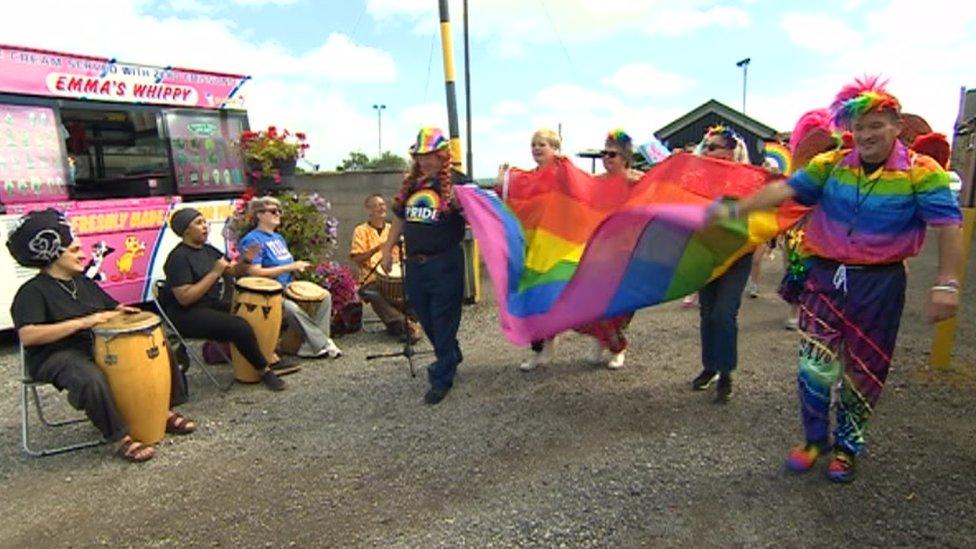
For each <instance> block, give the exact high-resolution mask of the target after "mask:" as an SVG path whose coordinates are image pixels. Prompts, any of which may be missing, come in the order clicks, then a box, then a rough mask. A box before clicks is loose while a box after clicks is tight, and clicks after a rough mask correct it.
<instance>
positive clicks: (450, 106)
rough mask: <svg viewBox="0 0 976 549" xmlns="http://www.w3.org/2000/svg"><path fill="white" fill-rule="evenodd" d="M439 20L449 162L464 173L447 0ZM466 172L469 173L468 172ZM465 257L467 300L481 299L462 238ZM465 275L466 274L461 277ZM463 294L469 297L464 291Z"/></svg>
mask: <svg viewBox="0 0 976 549" xmlns="http://www.w3.org/2000/svg"><path fill="white" fill-rule="evenodd" d="M438 7H439V10H440V21H441V56H442V57H443V59H444V83H445V92H446V94H447V125H448V134H449V135H450V136H451V162H452V163H453V165H454V169H455V170H457V171H459V172H461V173H464V168H463V163H462V162H461V158H463V156H462V151H461V131H460V129H459V126H458V114H457V92H456V91H455V86H454V47H453V44H454V43H453V42H452V40H451V18H450V15H449V14H448V9H447V0H440V2H439V3H438ZM469 175H470V174H469ZM464 249H465V259H466V261H467V262H468V266H467V268H465V272H466V273H471V278H470V280H465V286H466V287H467V286H468V285H469V284H470V287H468V288H467V289H468V290H470V292H471V295H470V301H472V302H474V303H477V302H478V301H479V300H480V299H481V259H480V257H479V255H478V243H477V241H475V240H473V239H472V240H470V242H469V241H468V240H465V242H464ZM465 278H467V277H465ZM465 297H466V298H467V297H469V296H468V295H465Z"/></svg>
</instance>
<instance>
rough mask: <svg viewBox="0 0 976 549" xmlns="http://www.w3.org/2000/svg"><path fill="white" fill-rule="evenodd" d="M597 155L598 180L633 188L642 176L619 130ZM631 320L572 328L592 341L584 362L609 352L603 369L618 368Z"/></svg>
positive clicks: (599, 360)
mask: <svg viewBox="0 0 976 549" xmlns="http://www.w3.org/2000/svg"><path fill="white" fill-rule="evenodd" d="M601 153H602V154H601V156H602V158H603V168H604V169H605V170H606V173H605V174H603V175H602V176H601V178H603V179H613V178H626V179H627V181H628V182H629V183H631V184H633V183H636V182H637V180H639V179H640V178H641V176H643V175H644V172H642V171H640V170H635V169H633V168H631V167H630V166H631V162H632V161H633V158H634V143H633V140H632V139H631V138H630V136H629V135H627V132H625V131H623V130H622V129H620V128H617V129H615V130H611V131H610V133H609V134H607V138H606V140H605V141H604V143H603V150H602V151H601ZM633 317H634V315H633V313H630V314H625V315H620V316H615V317H613V318H608V319H605V320H598V321H596V322H591V323H589V324H586V325H584V326H580V327H578V328H576V331H577V332H579V333H581V334H586V335H588V336H591V337H593V338H594V341H593V346H592V347H591V348H590V352H589V354H588V355H587V357H586V361H587V362H589V363H590V364H594V365H595V364H601V363H603V350H604V349H606V350H608V351H610V360H609V361H607V368H609V369H611V370H616V369H618V368H622V367H623V365H624V353H625V351H626V350H627V338H626V337H625V336H624V330H625V329H626V328H627V326H628V325H629V324H630V320H631V319H632V318H633Z"/></svg>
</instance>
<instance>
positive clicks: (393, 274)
mask: <svg viewBox="0 0 976 549" xmlns="http://www.w3.org/2000/svg"><path fill="white" fill-rule="evenodd" d="M376 274H377V275H379V276H380V278H403V271H401V270H400V264H399V263H394V264H393V265H392V266H391V267H390V270H389V271H387V270H386V269H384V268H383V266H382V265H380V266H379V267H377V268H376Z"/></svg>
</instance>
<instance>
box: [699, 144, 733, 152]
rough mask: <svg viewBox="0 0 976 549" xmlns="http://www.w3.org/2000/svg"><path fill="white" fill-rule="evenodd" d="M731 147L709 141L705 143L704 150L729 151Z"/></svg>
mask: <svg viewBox="0 0 976 549" xmlns="http://www.w3.org/2000/svg"><path fill="white" fill-rule="evenodd" d="M732 149H733V147H729V146H726V145H721V144H719V143H709V144H707V145H705V150H706V151H709V152H712V151H731V150H732Z"/></svg>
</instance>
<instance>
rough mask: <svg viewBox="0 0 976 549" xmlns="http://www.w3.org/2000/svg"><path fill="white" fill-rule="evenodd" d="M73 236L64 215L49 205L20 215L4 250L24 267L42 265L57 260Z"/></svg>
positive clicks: (39, 266)
mask: <svg viewBox="0 0 976 549" xmlns="http://www.w3.org/2000/svg"><path fill="white" fill-rule="evenodd" d="M74 239H75V236H74V234H72V232H71V225H70V224H69V223H68V220H67V219H65V217H64V214H63V213H61V212H59V211H57V210H55V209H53V208H48V209H46V210H39V211H36V212H31V213H29V214H27V215H25V216H24V217H21V218H20V220H18V221H17V226H16V227H15V228H14V230H13V232H11V233H10V236H8V237H7V249H8V250H10V255H11V256H13V258H14V259H15V260H16V261H17V263H20V264H21V265H23V266H24V267H37V268H44V267H47V266H48V265H50V264H51V263H54V262H55V261H57V259H58V258H59V257H61V254H63V253H64V252H65V250H67V249H68V246H69V245H70V244H71V241H72V240H74Z"/></svg>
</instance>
